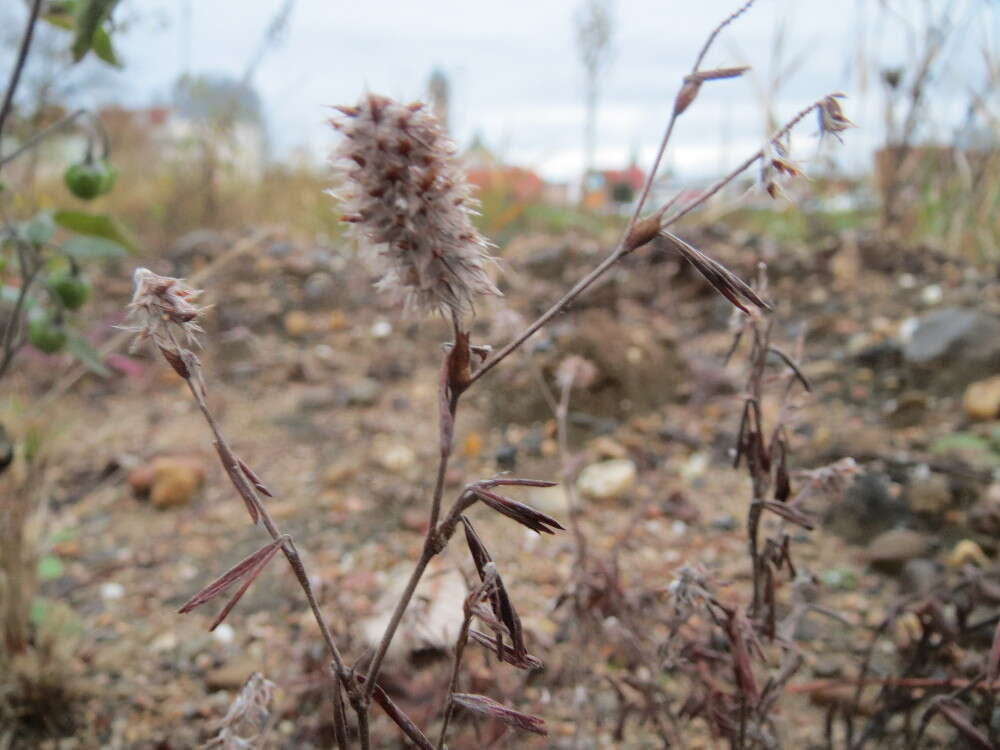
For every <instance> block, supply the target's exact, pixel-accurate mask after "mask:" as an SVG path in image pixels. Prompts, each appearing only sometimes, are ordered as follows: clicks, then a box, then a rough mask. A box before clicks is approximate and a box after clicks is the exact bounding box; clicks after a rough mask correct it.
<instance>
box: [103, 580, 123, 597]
mask: <svg viewBox="0 0 1000 750" xmlns="http://www.w3.org/2000/svg"><path fill="white" fill-rule="evenodd" d="M100 590H101V598H102V599H103V600H104V601H106V602H113V601H116V600H118V599H121V598H122V597H123V596H125V587H124V586H122V585H121V584H120V583H115V582H113V581H111V582H109V583H102V584H101V589H100Z"/></svg>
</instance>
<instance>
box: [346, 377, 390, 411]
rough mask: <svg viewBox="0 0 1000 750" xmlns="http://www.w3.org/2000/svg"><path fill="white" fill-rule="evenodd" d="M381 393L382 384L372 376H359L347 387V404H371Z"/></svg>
mask: <svg viewBox="0 0 1000 750" xmlns="http://www.w3.org/2000/svg"><path fill="white" fill-rule="evenodd" d="M381 394H382V386H381V385H380V384H379V382H378V381H377V380H375V379H373V378H361V379H359V380H356V381H355V382H353V383H351V385H350V387H349V388H348V389H347V403H348V405H349V406H373V405H374V404H375V403H376V402H377V401H378V397H379V396H380V395H381Z"/></svg>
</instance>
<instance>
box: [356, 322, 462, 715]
mask: <svg viewBox="0 0 1000 750" xmlns="http://www.w3.org/2000/svg"><path fill="white" fill-rule="evenodd" d="M455 345H456V346H457V345H458V337H456V343H455ZM447 368H448V358H447V357H446V358H445V365H444V372H443V373H442V379H441V386H440V387H441V389H442V390H444V389H447V388H448V369H447ZM459 395H460V394H459V393H458V392H452V393H451V394H445V393H442V394H441V396H442V399H445V398H446V399H447V404H448V405H447V409H448V413H447V414H445V413H442V415H441V418H442V419H450V420H451V422H452V424H454V420H455V413H456V411H457V410H458V399H459ZM442 433H444V431H443V430H442ZM452 444H453V441H452V440H451V439H450V438H449V439H442V443H441V453H440V457H439V459H438V468H437V479H436V481H435V483H434V494H433V496H432V498H431V510H430V520H429V523H428V525H427V535H426V536H425V537H424V546H423V550H422V551H421V553H420V559H419V560H417V564H416V567H414V569H413V573H411V574H410V579H409V581H407V583H406V588H405V589H403V593H402V595H401V596H400V598H399V601H398V602H397V603H396V608H395V610H393V613H392V617H391V618H390V619H389V624H388V625H387V626H386V629H385V632H384V633H383V634H382V639H381V641H380V642H379V645H378V648H377V649H376V651H375V656H374V657H373V658H372V661H371V664H370V665H369V667H368V671H367V673H366V674H365V685H364V698H365V701H366V702H367V701H368V700H369V699H370V698H371V694H372V691H373V690H374V689H375V683H376V680H377V679H378V674H379V671H380V670H381V668H382V662H383V661H384V660H385V655H386V652H387V651H388V650H389V645H390V644H391V643H392V639H393V637H394V636H395V635H396V631H397V630H398V629H399V624H400V622H402V620H403V615H404V614H405V613H406V609H407V607H409V605H410V600H411V599H412V598H413V594H414V592H415V591H416V590H417V584H419V583H420V579H421V578H422V577H423V575H424V571H426V570H427V566H428V564H429V563H430V561H431V559H432V558H433V557H434V556H435V555H436V554H438V552H440V551H441V550H442V549H443V548H444V544H446V543H447V542H446V541H442V540H441V538H440V537H439V535H438V533H437V531H438V530H437V523H438V518H439V517H440V515H441V499H442V497H443V495H444V481H445V475H446V474H447V472H448V459H449V458H450V457H451V451H452Z"/></svg>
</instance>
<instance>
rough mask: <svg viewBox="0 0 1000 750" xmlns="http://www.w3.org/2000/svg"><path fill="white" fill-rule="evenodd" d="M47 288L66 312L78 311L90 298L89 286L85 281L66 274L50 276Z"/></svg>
mask: <svg viewBox="0 0 1000 750" xmlns="http://www.w3.org/2000/svg"><path fill="white" fill-rule="evenodd" d="M48 287H49V290H50V291H51V292H52V293H53V294H54V295H56V296H57V297H58V298H59V299H60V301H61V302H62V303H63V306H64V307H65V308H66V309H67V310H79V309H80V308H81V307H83V303H84V302H86V301H87V298H88V297H90V284H89V283H88V282H87V280H86V279H82V278H80V277H79V276H74V275H72V274H68V273H60V274H55V275H53V276H50V277H49V281H48Z"/></svg>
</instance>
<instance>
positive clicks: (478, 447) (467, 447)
mask: <svg viewBox="0 0 1000 750" xmlns="http://www.w3.org/2000/svg"><path fill="white" fill-rule="evenodd" d="M482 452H483V436H482V435H480V434H479V433H478V432H470V433H469V434H468V435H466V436H465V440H463V441H462V455H463V456H465V457H466V458H476V457H477V456H478V455H479V454H480V453H482Z"/></svg>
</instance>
